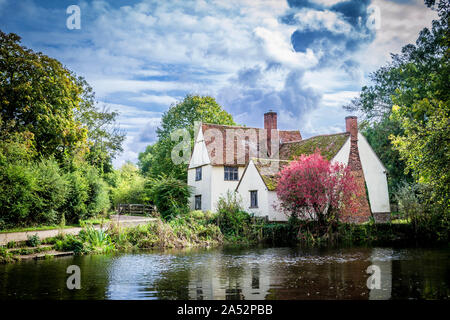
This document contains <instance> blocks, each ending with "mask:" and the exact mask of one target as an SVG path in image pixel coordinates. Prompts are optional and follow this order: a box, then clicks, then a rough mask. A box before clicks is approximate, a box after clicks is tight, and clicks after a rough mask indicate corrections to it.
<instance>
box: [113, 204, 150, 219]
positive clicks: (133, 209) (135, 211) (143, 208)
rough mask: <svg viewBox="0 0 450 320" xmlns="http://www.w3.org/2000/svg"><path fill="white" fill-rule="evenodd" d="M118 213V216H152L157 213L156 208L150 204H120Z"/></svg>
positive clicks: (117, 209)
mask: <svg viewBox="0 0 450 320" xmlns="http://www.w3.org/2000/svg"><path fill="white" fill-rule="evenodd" d="M116 211H117V213H118V214H129V215H133V216H135V215H145V216H150V215H152V214H153V213H154V212H155V207H154V206H152V205H148V204H129V203H119V204H118V205H117V208H116Z"/></svg>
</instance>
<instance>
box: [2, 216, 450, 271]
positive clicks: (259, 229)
mask: <svg viewBox="0 0 450 320" xmlns="http://www.w3.org/2000/svg"><path fill="white" fill-rule="evenodd" d="M112 219H113V221H115V222H116V223H108V224H105V225H103V226H92V225H90V226H86V227H84V228H78V229H77V230H76V232H74V233H71V232H61V231H71V230H70V229H69V230H59V231H58V230H53V232H54V233H55V234H54V235H52V236H51V237H46V239H44V240H42V241H40V240H39V241H38V242H39V244H38V245H36V246H32V247H30V246H29V245H28V246H27V247H26V246H25V242H22V244H21V245H19V246H16V245H15V244H14V242H9V243H8V244H6V246H5V245H4V247H0V263H1V262H3V263H8V262H13V261H17V260H22V259H27V258H28V259H29V258H36V259H39V258H42V257H44V258H47V256H49V257H50V256H57V255H58V254H59V253H61V254H69V253H73V254H98V253H109V252H121V251H123V252H126V251H131V250H140V249H171V248H186V247H215V246H220V245H224V244H225V245H227V244H228V245H229V244H234V245H241V246H247V247H250V246H253V245H256V244H258V243H265V244H269V245H275V246H298V245H300V246H306V247H332V246H336V245H350V246H351V245H363V246H376V245H407V246H410V245H413V246H414V245H430V244H431V245H433V244H444V245H446V244H447V245H448V241H447V242H446V240H445V239H448V235H441V237H438V236H436V232H426V231H427V230H423V229H420V228H418V227H417V226H416V225H413V224H411V223H408V222H406V221H405V222H403V223H384V224H375V223H366V224H362V225H355V224H339V225H338V226H337V227H336V229H335V231H334V232H328V233H326V234H324V235H322V236H317V235H316V234H314V232H313V231H312V230H314V228H315V227H316V226H315V225H314V224H315V222H304V221H303V222H302V221H298V220H297V221H289V222H288V223H270V222H265V221H264V220H261V219H255V218H251V217H249V216H243V217H242V218H241V219H238V220H236V221H234V223H232V221H229V217H228V218H227V216H225V215H218V214H213V213H210V212H202V211H191V212H188V213H185V214H182V215H180V216H177V217H175V218H172V219H171V220H168V221H165V220H163V219H161V218H151V219H149V218H144V219H138V220H139V221H138V220H136V219H134V220H133V218H130V217H123V216H121V217H114V216H113V217H112ZM120 219H121V221H120ZM141 220H142V221H141ZM43 232H48V231H42V233H43ZM36 237H37V238H38V239H40V237H39V236H36ZM446 237H447V238H446ZM41 239H43V238H41ZM50 251H52V252H50Z"/></svg>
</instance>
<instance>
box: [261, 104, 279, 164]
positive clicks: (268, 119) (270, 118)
mask: <svg viewBox="0 0 450 320" xmlns="http://www.w3.org/2000/svg"><path fill="white" fill-rule="evenodd" d="M264 129H266V130H267V151H268V153H269V156H270V155H271V154H272V143H271V141H272V129H277V113H276V112H274V111H272V110H269V112H266V113H264Z"/></svg>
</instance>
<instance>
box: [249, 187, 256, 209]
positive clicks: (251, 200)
mask: <svg viewBox="0 0 450 320" xmlns="http://www.w3.org/2000/svg"><path fill="white" fill-rule="evenodd" d="M252 195H255V205H253V197H252ZM250 208H258V190H250Z"/></svg>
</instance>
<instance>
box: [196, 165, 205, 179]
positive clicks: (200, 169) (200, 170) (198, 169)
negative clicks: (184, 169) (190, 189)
mask: <svg viewBox="0 0 450 320" xmlns="http://www.w3.org/2000/svg"><path fill="white" fill-rule="evenodd" d="M199 173H200V174H199ZM202 175H203V170H202V167H197V168H195V181H201V180H202Z"/></svg>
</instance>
